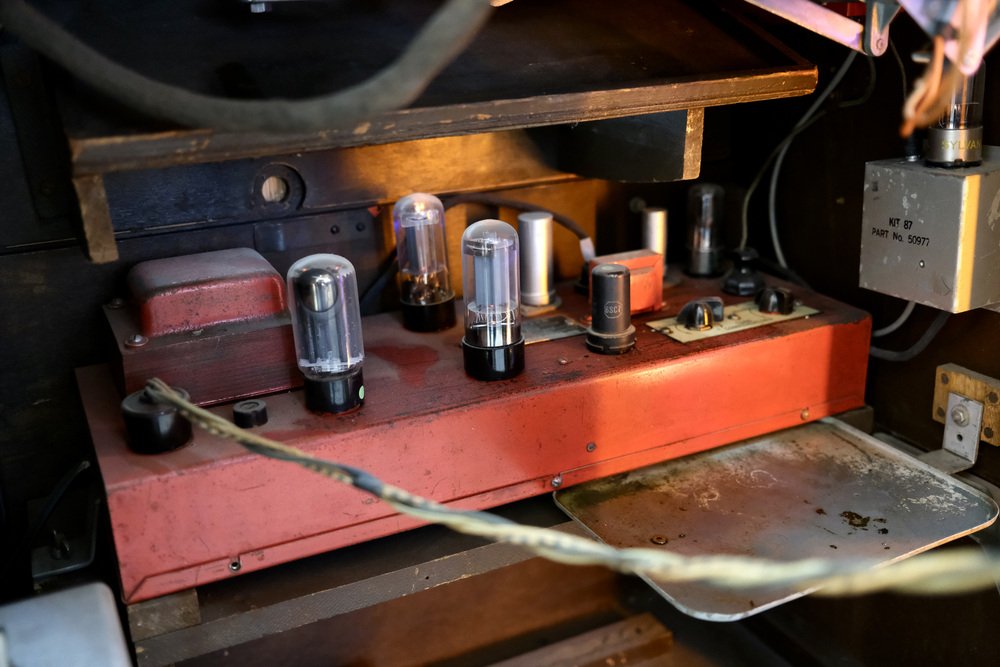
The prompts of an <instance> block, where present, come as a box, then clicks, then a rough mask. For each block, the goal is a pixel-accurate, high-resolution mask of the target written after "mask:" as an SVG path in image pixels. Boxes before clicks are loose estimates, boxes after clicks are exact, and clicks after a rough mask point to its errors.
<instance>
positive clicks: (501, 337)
mask: <svg viewBox="0 0 1000 667" xmlns="http://www.w3.org/2000/svg"><path fill="white" fill-rule="evenodd" d="M517 254H518V253H517V232H515V231H514V228H513V227H511V226H510V225H508V224H507V223H505V222H501V221H500V220H480V221H479V222H477V223H475V224H473V225H471V226H469V228H468V229H466V230H465V233H464V234H463V235H462V285H463V287H464V290H465V336H464V337H463V338H462V350H463V354H464V357H465V372H466V373H468V374H469V375H470V376H472V377H474V378H476V379H477V380H505V379H507V378H511V377H514V376H515V375H517V374H518V373H520V372H521V371H522V370H524V337H523V336H522V335H521V311H520V308H519V303H518V287H519V285H518V257H517Z"/></svg>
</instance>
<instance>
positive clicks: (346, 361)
mask: <svg viewBox="0 0 1000 667" xmlns="http://www.w3.org/2000/svg"><path fill="white" fill-rule="evenodd" d="M288 299H289V302H290V306H289V307H290V309H291V312H292V332H293V334H294V336H295V352H296V358H297V360H298V366H299V370H301V371H302V374H303V375H304V376H305V393H306V407H307V408H309V410H311V411H313V412H319V413H324V412H331V413H337V412H346V411H347V410H351V409H353V408H356V407H360V406H361V404H362V403H364V399H365V386H364V379H363V378H362V375H361V365H362V362H363V361H364V359H365V349H364V343H363V341H362V339H361V311H360V309H359V307H358V281H357V277H356V275H355V272H354V266H353V265H352V264H351V263H350V262H349V261H347V260H346V259H344V258H343V257H340V256H338V255H310V256H308V257H303V258H302V259H300V260H299V261H297V262H295V264H293V265H292V267H291V268H290V269H288Z"/></svg>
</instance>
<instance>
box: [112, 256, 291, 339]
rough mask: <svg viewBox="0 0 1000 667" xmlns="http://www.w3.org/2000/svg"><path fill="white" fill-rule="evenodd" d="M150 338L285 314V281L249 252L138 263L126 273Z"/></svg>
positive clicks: (145, 332) (259, 258) (141, 319)
mask: <svg viewBox="0 0 1000 667" xmlns="http://www.w3.org/2000/svg"><path fill="white" fill-rule="evenodd" d="M128 285H129V290H130V291H131V293H132V298H133V300H134V301H135V303H136V305H137V307H138V311H139V312H138V315H139V324H140V327H141V333H142V335H143V336H146V337H149V338H151V337H154V336H162V335H165V334H171V333H179V332H183V331H196V330H198V329H203V328H205V327H210V326H216V325H219V324H223V323H226V322H245V321H247V320H256V319H263V318H267V317H272V316H274V315H278V314H280V313H282V312H283V311H284V310H285V291H284V281H283V280H282V279H281V276H280V275H278V272H277V271H275V270H274V268H273V267H272V266H271V265H270V264H269V263H268V261H267V260H266V259H264V258H263V257H261V255H260V253H258V252H257V251H256V250H252V249H251V248H231V249H228V250H216V251H213V252H203V253H198V254H195V255H184V256H182V257H168V258H166V259H153V260H150V261H148V262H141V263H139V264H136V265H135V266H134V267H133V268H132V270H131V271H129V274H128Z"/></svg>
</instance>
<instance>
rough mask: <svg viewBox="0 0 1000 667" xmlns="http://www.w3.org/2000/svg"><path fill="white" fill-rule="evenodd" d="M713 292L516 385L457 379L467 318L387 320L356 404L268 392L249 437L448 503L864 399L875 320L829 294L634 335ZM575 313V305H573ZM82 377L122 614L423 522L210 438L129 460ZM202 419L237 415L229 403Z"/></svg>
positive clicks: (578, 347) (755, 431)
mask: <svg viewBox="0 0 1000 667" xmlns="http://www.w3.org/2000/svg"><path fill="white" fill-rule="evenodd" d="M718 287H719V281H697V280H686V281H685V283H684V285H683V286H681V287H678V288H674V289H671V290H668V291H667V292H666V295H665V296H666V298H665V302H664V308H663V310H661V311H659V312H657V313H652V314H650V315H649V316H648V317H646V318H637V319H636V320H635V321H634V322H635V324H636V325H637V326H636V329H637V332H638V333H637V337H636V346H635V349H634V350H633V351H631V352H629V353H627V354H624V355H622V356H601V355H597V354H594V353H592V352H590V351H589V350H587V348H586V346H585V345H584V341H583V338H582V337H580V336H577V337H573V338H565V339H561V340H555V341H549V342H544V343H537V344H533V345H529V346H528V348H527V351H526V368H525V372H524V373H523V374H522V375H520V376H519V377H517V378H515V379H512V380H509V381H504V382H494V383H487V382H479V381H476V380H473V379H472V378H470V377H468V376H467V375H466V374H465V372H464V370H463V368H462V353H461V349H460V347H459V341H460V339H461V335H462V331H461V327H456V328H454V329H452V330H449V331H445V332H443V333H440V334H418V333H412V332H409V331H406V330H404V329H403V328H402V326H401V325H400V323H399V320H398V319H397V318H396V317H395V316H394V315H379V316H375V317H371V318H366V319H365V320H364V336H365V351H366V359H365V362H364V363H365V365H364V373H365V381H366V382H365V385H366V397H365V405H364V407H363V408H362V409H361V410H359V411H356V412H354V413H352V414H347V415H341V416H317V415H314V414H311V413H309V412H308V411H306V409H305V407H304V400H303V396H302V392H300V391H291V392H285V393H280V394H275V395H271V396H268V397H266V401H267V405H268V411H269V414H270V421H269V422H268V423H267V424H266V425H265V426H263V427H260V428H259V431H260V433H262V434H263V435H265V436H268V437H271V438H274V439H277V440H280V441H283V442H287V443H289V444H292V445H295V446H296V447H300V448H302V449H304V450H306V451H308V452H310V453H311V454H314V455H316V456H320V457H325V458H328V459H331V460H336V461H340V462H343V463H346V464H349V465H352V466H356V467H359V468H363V469H365V470H368V471H370V472H371V473H373V474H375V475H377V476H379V477H381V478H382V479H384V480H385V481H387V482H390V483H392V484H396V485H398V486H401V487H403V488H406V489H408V490H410V491H413V492H415V493H418V494H422V495H425V496H428V497H430V498H433V499H435V500H438V501H440V502H444V503H450V504H453V505H454V506H456V507H463V508H487V507H493V506H497V505H501V504H504V503H508V502H511V501H514V500H518V499H522V498H526V497H528V496H534V495H538V494H541V493H545V492H548V491H551V490H552V489H553V488H554V487H557V486H559V485H563V486H565V485H572V484H577V483H579V482H584V481H587V480H591V479H594V478H597V477H603V476H606V475H610V474H614V473H618V472H623V471H626V470H630V469H633V468H637V467H640V466H644V465H647V464H651V463H654V462H657V461H662V460H664V459H669V458H675V457H678V456H684V455H686V454H690V453H693V452H697V451H701V450H704V449H708V448H711V447H716V446H719V445H724V444H728V443H731V442H734V441H737V440H740V439H743V438H749V437H752V436H756V435H760V434H763V433H767V432H770V431H774V430H777V429H781V428H786V427H789V426H794V425H796V424H800V423H802V422H803V421H811V420H815V419H819V418H821V417H825V416H828V415H831V414H835V413H837V412H841V411H844V410H848V409H851V408H855V407H858V406H860V405H862V404H863V402H864V388H865V371H866V368H867V358H868V357H867V355H868V345H869V335H870V329H871V321H870V319H869V318H868V316H867V315H866V314H865V313H864V312H862V311H860V310H857V309H855V308H852V307H849V306H846V305H844V304H841V303H838V302H835V301H833V300H831V299H827V298H825V297H822V296H820V295H817V294H812V293H806V292H803V291H801V290H799V291H797V293H796V296H798V297H799V298H800V299H801V300H802V301H804V302H805V303H806V305H808V306H812V307H814V308H816V309H818V310H819V311H820V314H818V315H814V316H812V317H810V318H806V319H798V320H792V321H787V322H780V323H775V324H771V325H768V326H764V327H760V328H756V329H750V330H746V331H741V332H736V333H732V334H727V335H724V336H718V337H714V338H707V339H705V340H701V341H697V342H694V343H689V344H686V345H685V344H681V343H678V342H675V341H673V340H671V339H669V338H667V337H666V336H664V335H662V334H660V333H657V332H654V331H652V330H650V329H649V328H648V327H645V326H644V325H643V324H642V322H644V321H645V320H646V319H656V318H661V317H664V316H665V315H672V314H675V313H677V312H678V311H679V310H680V308H681V306H682V305H683V304H684V303H686V302H687V301H689V300H690V299H692V298H695V297H697V296H705V295H708V294H714V293H717V291H718ZM725 300H726V302H727V304H732V303H737V302H740V301H745V300H746V299H739V298H735V297H725ZM566 302H567V304H568V307H569V308H570V310H575V312H576V314H580V313H582V312H584V311H585V309H586V304H585V303H583V301H582V298H580V297H575V298H574V295H568V296H567V298H566ZM253 363H254V360H253V358H246V359H245V360H244V361H243V367H242V368H238V369H233V370H234V372H239V373H246V372H247V371H248V368H249V369H252V366H253ZM79 382H80V387H81V393H82V397H83V402H84V404H85V407H86V411H87V415H88V420H89V423H90V429H91V433H92V437H93V441H94V446H95V449H96V451H97V457H98V460H99V462H100V467H101V472H102V474H103V478H104V483H105V486H106V490H107V496H108V508H109V511H110V514H111V523H112V528H113V532H114V540H115V545H116V549H117V554H118V560H119V566H120V571H121V579H122V587H123V592H124V599H125V601H126V602H127V603H134V602H139V601H141V600H145V599H148V598H153V597H158V596H161V595H165V594H168V593H172V592H175V591H179V590H183V589H187V588H191V587H194V586H197V585H199V584H205V583H208V582H211V581H215V580H219V579H223V578H226V577H232V576H235V575H237V574H239V573H242V572H248V571H252V570H258V569H261V568H265V567H270V566H272V565H276V564H279V563H283V562H287V561H290V560H293V559H298V558H303V557H305V556H310V555H313V554H317V553H321V552H324V551H328V550H331V549H336V548H338V547H342V546H346V545H349V544H354V543H357V542H362V541H365V540H370V539H372V538H376V537H380V536H384V535H388V534H391V533H395V532H398V531H402V530H406V529H408V528H411V527H413V526H415V525H417V522H416V521H414V520H411V519H408V518H404V517H400V516H399V515H397V514H395V513H393V512H392V510H391V509H389V508H388V507H386V506H385V504H384V503H381V502H378V501H376V500H374V499H373V498H371V497H369V496H367V495H365V494H363V493H361V492H359V491H356V490H354V489H351V488H347V487H344V486H340V485H338V484H337V483H335V482H333V481H331V480H329V479H327V478H325V477H321V476H318V475H314V474H312V473H310V472H308V471H306V470H304V469H302V468H300V467H298V466H294V465H289V464H283V463H280V462H275V461H273V460H267V459H263V458H260V457H257V456H255V455H252V454H248V453H247V452H245V451H244V450H243V449H242V448H241V447H240V446H239V445H237V444H235V443H232V442H229V441H225V440H221V439H219V438H217V437H214V436H211V435H209V434H207V433H205V432H200V431H196V433H195V436H194V442H193V443H192V444H190V445H188V446H186V447H183V448H181V449H179V450H177V451H174V452H171V453H168V454H161V455H154V456H147V455H140V454H135V453H133V452H131V451H129V450H128V448H127V447H126V445H125V434H124V425H123V423H122V420H121V417H120V413H119V403H120V401H121V395H120V394H119V393H118V391H117V390H116V387H115V382H114V379H113V377H112V374H111V371H110V370H109V369H108V368H106V367H89V368H85V369H82V370H81V371H79ZM177 383H178V385H179V386H184V384H183V382H181V381H178V382H177ZM213 410H214V411H216V412H218V413H219V414H221V415H223V416H226V417H227V418H228V417H231V406H229V405H219V406H216V407H214V408H213Z"/></svg>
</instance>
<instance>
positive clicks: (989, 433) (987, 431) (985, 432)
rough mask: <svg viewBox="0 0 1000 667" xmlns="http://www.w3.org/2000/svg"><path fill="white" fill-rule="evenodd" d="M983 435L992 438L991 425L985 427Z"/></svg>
mask: <svg viewBox="0 0 1000 667" xmlns="http://www.w3.org/2000/svg"><path fill="white" fill-rule="evenodd" d="M983 435H984V436H985V437H986V438H992V437H993V429H991V428H990V427H989V426H987V427H985V428H984V429H983Z"/></svg>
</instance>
